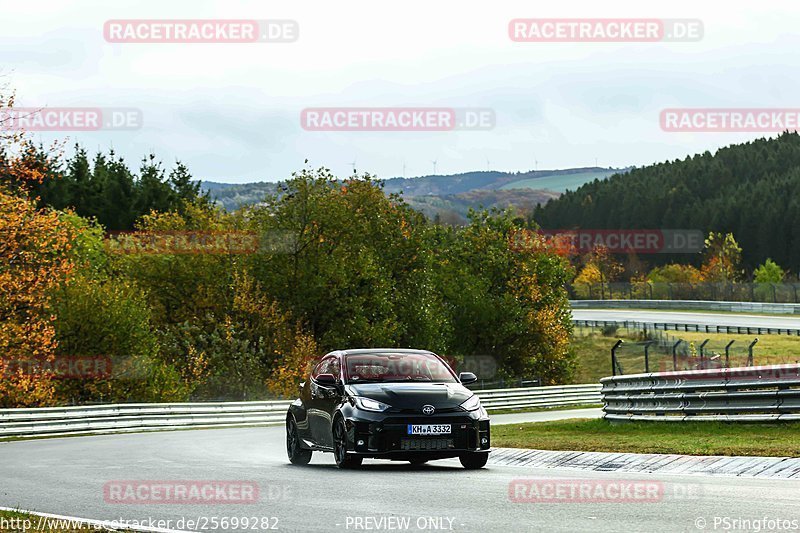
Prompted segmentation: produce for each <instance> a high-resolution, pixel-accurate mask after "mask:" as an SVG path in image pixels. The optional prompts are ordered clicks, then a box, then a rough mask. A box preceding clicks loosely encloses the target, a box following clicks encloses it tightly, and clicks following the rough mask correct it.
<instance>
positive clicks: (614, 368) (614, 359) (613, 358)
mask: <svg viewBox="0 0 800 533" xmlns="http://www.w3.org/2000/svg"><path fill="white" fill-rule="evenodd" d="M620 344H622V339H618V340H617V343H616V344H615V345H614V347H613V348H611V375H612V376H616V375H617V348H619V346H620ZM621 373H622V372H620V374H621Z"/></svg>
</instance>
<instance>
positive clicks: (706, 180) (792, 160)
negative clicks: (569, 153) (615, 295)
mask: <svg viewBox="0 0 800 533" xmlns="http://www.w3.org/2000/svg"><path fill="white" fill-rule="evenodd" d="M534 218H535V220H536V221H537V222H538V223H539V224H540V225H541V226H542V227H543V228H546V229H561V228H578V227H579V228H585V229H619V228H634V229H635V228H673V229H679V228H687V229H701V230H703V231H704V232H708V231H722V232H732V233H733V234H734V236H735V237H736V240H737V241H738V242H739V244H740V245H741V247H742V249H743V260H744V263H745V266H747V267H750V268H752V267H753V266H755V265H756V264H758V263H761V262H762V261H763V260H765V259H766V258H767V257H770V258H772V259H773V260H775V261H777V262H778V263H779V264H781V265H783V266H784V267H785V268H788V269H791V270H793V271H795V272H797V271H798V270H800V136H798V134H797V133H784V134H782V135H780V136H779V137H778V138H775V139H759V140H756V141H753V142H749V143H745V144H740V145H732V146H728V147H725V148H721V149H719V150H718V151H717V152H716V153H715V154H713V155H712V154H711V153H710V152H705V153H703V154H698V155H695V156H694V157H687V158H686V159H685V160H683V161H680V160H675V161H672V162H665V163H660V164H656V165H651V166H647V167H643V168H637V169H633V170H631V171H630V172H628V173H626V174H624V175H616V176H612V177H611V178H609V179H607V180H604V181H594V182H590V183H586V184H585V185H583V186H581V187H579V188H578V189H576V190H575V191H570V192H567V193H565V194H563V195H562V196H561V197H560V198H558V199H554V200H550V201H549V202H547V204H546V205H544V206H540V207H539V208H537V209H536V210H535V212H534Z"/></svg>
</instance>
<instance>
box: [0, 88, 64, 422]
mask: <svg viewBox="0 0 800 533" xmlns="http://www.w3.org/2000/svg"><path fill="white" fill-rule="evenodd" d="M13 105H14V98H13V96H11V97H5V96H3V94H2V91H0V117H7V116H8V115H7V112H8V111H9V110H10V109H11V108H12V107H13ZM3 120H6V121H7V120H8V119H7V118H5V119H2V118H0V406H3V407H19V406H33V405H46V404H49V403H52V401H53V391H54V388H53V383H52V375H51V374H49V373H48V372H47V371H45V370H43V368H44V367H46V366H47V365H43V364H41V363H46V362H49V361H52V359H53V357H54V355H53V354H54V350H55V347H56V342H55V330H54V327H53V322H54V320H55V317H54V316H53V314H52V311H51V308H50V294H51V291H52V289H53V288H54V287H55V286H56V285H58V284H59V283H61V282H63V281H65V280H66V279H67V277H68V276H69V275H70V272H71V271H72V268H73V266H72V263H71V261H70V259H69V258H68V251H69V248H70V243H71V242H72V239H73V238H74V230H73V229H72V226H71V225H70V224H69V223H68V222H66V221H63V220H61V219H60V218H59V214H58V213H56V212H54V211H52V210H40V209H37V207H36V203H35V199H32V198H29V197H28V196H27V193H28V189H29V187H30V186H32V185H34V184H36V183H41V180H42V179H43V177H44V175H45V169H46V165H47V161H43V160H42V158H41V157H40V156H39V155H37V151H36V150H35V148H34V147H33V144H32V143H31V142H29V141H28V140H27V139H26V138H25V135H24V133H23V132H19V131H15V130H12V129H9V128H8V127H7V123H6V122H4V121H3ZM37 363H38V364H37Z"/></svg>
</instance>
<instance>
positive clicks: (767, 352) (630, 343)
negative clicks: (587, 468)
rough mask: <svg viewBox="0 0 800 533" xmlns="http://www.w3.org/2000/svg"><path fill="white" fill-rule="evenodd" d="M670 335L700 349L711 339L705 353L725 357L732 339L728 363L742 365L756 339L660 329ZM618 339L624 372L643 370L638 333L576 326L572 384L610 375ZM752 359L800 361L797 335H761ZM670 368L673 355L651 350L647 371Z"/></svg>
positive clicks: (757, 361) (763, 362)
mask: <svg viewBox="0 0 800 533" xmlns="http://www.w3.org/2000/svg"><path fill="white" fill-rule="evenodd" d="M662 334H668V335H669V336H670V338H674V339H675V340H676V341H677V340H678V339H682V340H685V341H686V342H689V343H692V344H693V345H694V349H695V350H696V351H699V348H700V344H701V343H702V342H703V341H704V340H705V339H710V340H709V342H708V344H706V347H705V353H706V354H707V355H711V356H713V355H716V354H718V355H719V356H720V357H721V359H723V360H724V357H725V345H726V344H727V343H728V342H730V341H732V340H733V341H735V342H734V344H733V345H732V346H731V350H730V362H731V366H744V365H745V363H746V361H747V347H748V345H749V344H750V343H751V342H753V339H755V337H756V336H755V335H734V334H730V335H728V334H725V333H719V334H717V333H694V332H683V331H671V332H662ZM617 339H622V340H623V341H624V344H623V345H622V346H621V347H620V348H619V349H618V351H617V355H618V357H619V361H620V364H621V365H622V368H623V371H624V373H625V374H637V373H640V372H644V348H643V346H642V345H641V344H637V343H640V342H641V336H640V335H638V334H637V333H635V332H633V331H631V332H626V331H625V329H624V328H621V329H618V330H617V332H616V333H615V334H613V335H609V336H605V335H603V334H602V333H600V331H599V330H596V329H595V330H590V329H588V328H576V330H575V334H574V336H573V341H572V350H573V351H574V353H575V355H576V359H577V361H578V368H577V372H576V374H575V377H574V379H573V382H574V383H596V382H597V381H598V380H599V379H600V378H602V377H606V376H610V375H611V348H612V347H613V346H614V343H616V342H617ZM753 356H754V357H753V360H754V363H755V364H756V365H771V364H788V363H797V362H800V337H792V336H789V335H761V336H760V337H759V338H758V344H756V345H755V347H754V348H753ZM670 370H672V357H671V355H670V354H669V353H663V352H662V353H659V352H657V351H654V350H653V349H651V352H650V371H651V372H658V371H670Z"/></svg>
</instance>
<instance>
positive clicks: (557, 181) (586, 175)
mask: <svg viewBox="0 0 800 533" xmlns="http://www.w3.org/2000/svg"><path fill="white" fill-rule="evenodd" d="M617 172H618V171H616V170H598V171H593V172H580V173H577V174H559V175H555V176H543V177H541V178H527V179H522V180H518V181H512V182H511V183H506V184H505V185H503V186H502V187H500V189H501V190H503V189H547V190H551V191H556V192H564V191H566V190H567V189H572V190H575V189H577V188H578V187H580V186H581V185H583V184H584V183H588V182H590V181H594V180H595V179H603V178H607V177H609V176H611V175H613V174H616V173H617Z"/></svg>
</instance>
